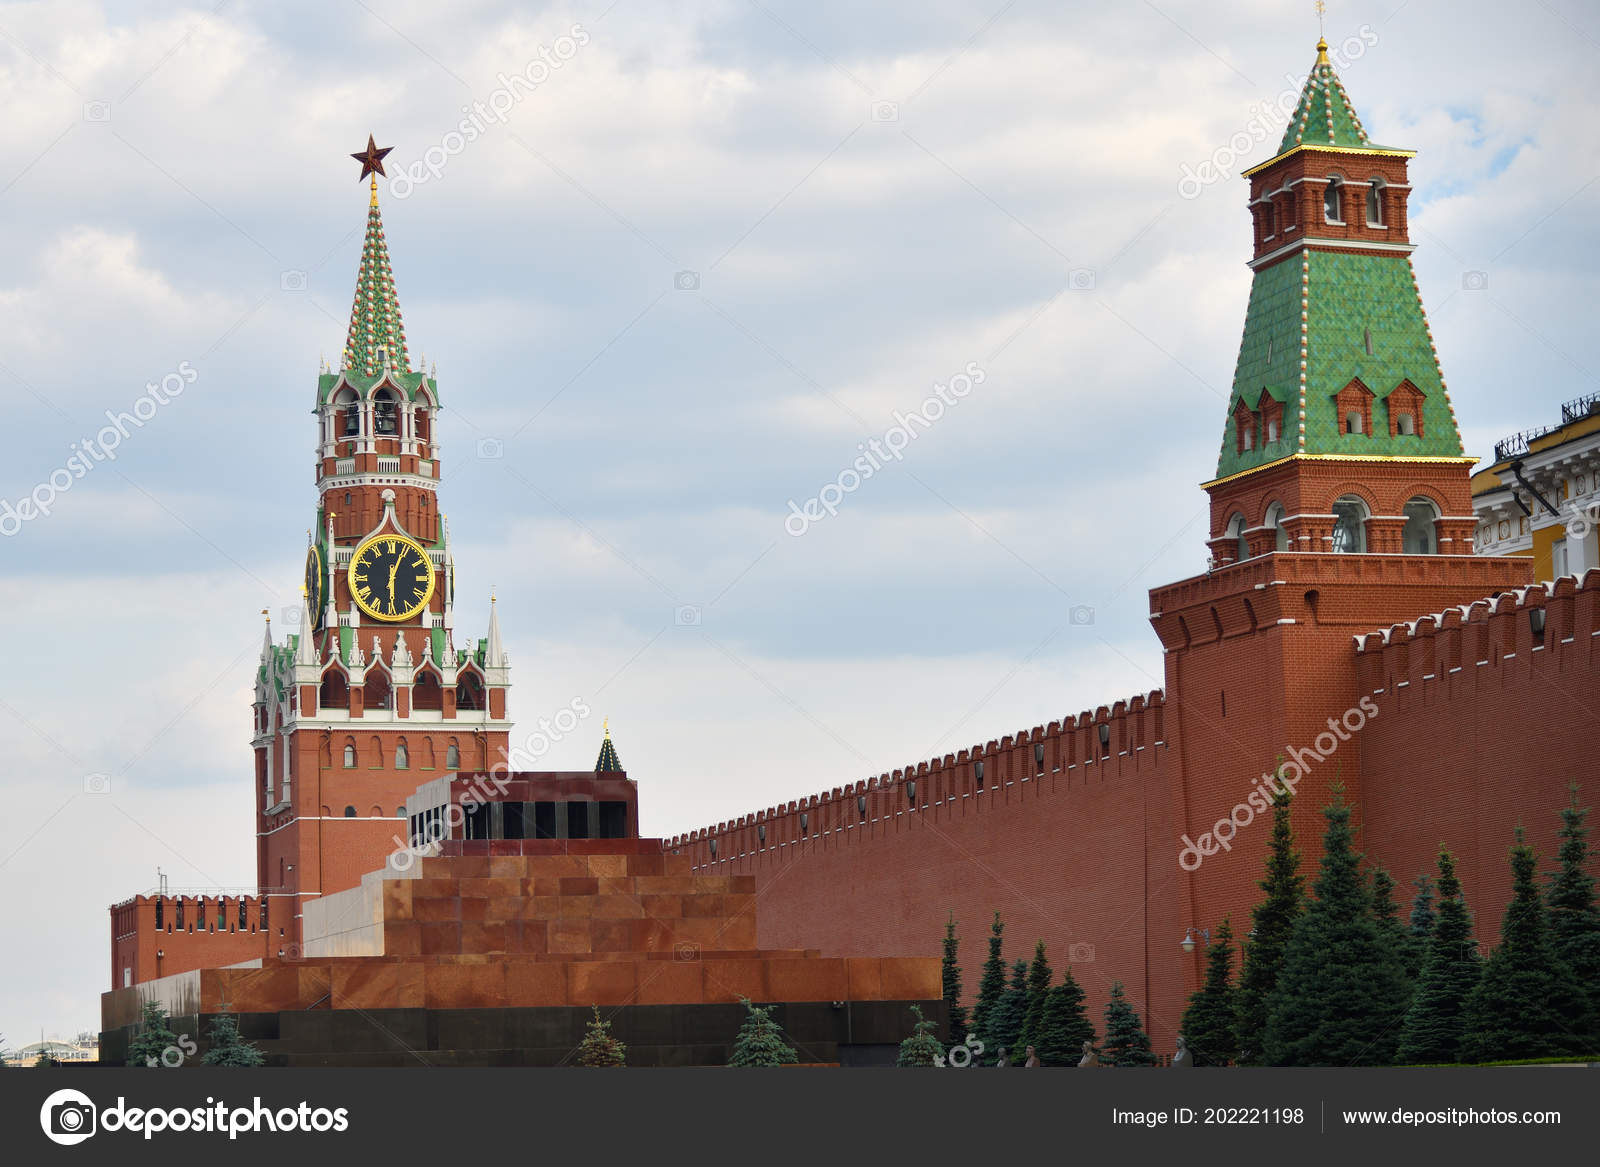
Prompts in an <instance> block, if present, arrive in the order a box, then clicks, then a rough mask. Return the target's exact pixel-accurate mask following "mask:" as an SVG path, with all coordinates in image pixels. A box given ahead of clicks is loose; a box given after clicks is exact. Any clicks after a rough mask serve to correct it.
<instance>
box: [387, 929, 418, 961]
mask: <svg viewBox="0 0 1600 1167" xmlns="http://www.w3.org/2000/svg"><path fill="white" fill-rule="evenodd" d="M421 952H422V925H420V924H416V923H412V922H410V921H407V922H405V923H402V924H389V923H386V924H384V926H383V953H384V955H385V956H417V955H419V954H420V953H421Z"/></svg>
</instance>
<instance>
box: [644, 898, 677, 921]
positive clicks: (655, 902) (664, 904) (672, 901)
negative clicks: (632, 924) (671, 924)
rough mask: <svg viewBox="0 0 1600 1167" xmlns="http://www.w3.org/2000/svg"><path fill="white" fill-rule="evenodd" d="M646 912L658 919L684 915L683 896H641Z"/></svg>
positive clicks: (647, 914)
mask: <svg viewBox="0 0 1600 1167" xmlns="http://www.w3.org/2000/svg"><path fill="white" fill-rule="evenodd" d="M639 901H640V903H642V904H643V905H644V914H645V915H646V916H654V917H657V918H658V919H675V918H677V917H679V916H682V915H683V897H682V896H648V895H647V896H640V897H639Z"/></svg>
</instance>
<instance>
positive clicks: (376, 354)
mask: <svg viewBox="0 0 1600 1167" xmlns="http://www.w3.org/2000/svg"><path fill="white" fill-rule="evenodd" d="M385 364H387V365H388V367H390V368H393V369H395V370H396V371H402V370H409V369H410V368H411V362H410V360H409V359H408V358H407V356H406V330H405V325H404V324H403V323H402V322H401V320H400V299H399V297H398V295H396V293H395V288H394V272H393V271H392V270H391V269H390V267H389V245H388V244H387V243H385V242H384V241H383V216H382V215H381V214H380V213H379V211H378V196H377V194H376V193H374V194H373V196H372V206H371V208H370V209H369V210H368V211H367V237H366V240H365V241H364V242H363V243H362V245H361V270H360V271H359V272H358V273H357V275H356V297H355V302H354V303H353V304H352V305H351V307H350V331H349V334H348V335H347V336H346V337H345V342H344V367H345V368H347V369H349V370H351V371H352V372H358V373H361V374H363V375H365V376H368V377H376V376H378V375H379V374H380V373H382V372H383V370H384V367H385Z"/></svg>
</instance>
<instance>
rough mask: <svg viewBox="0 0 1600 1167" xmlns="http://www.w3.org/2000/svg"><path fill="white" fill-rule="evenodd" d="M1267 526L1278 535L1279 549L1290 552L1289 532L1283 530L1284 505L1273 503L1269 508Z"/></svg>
mask: <svg viewBox="0 0 1600 1167" xmlns="http://www.w3.org/2000/svg"><path fill="white" fill-rule="evenodd" d="M1267 526H1269V527H1271V528H1272V529H1273V531H1274V532H1276V534H1277V544H1276V546H1277V549H1278V550H1279V551H1287V550H1289V532H1288V531H1286V530H1284V529H1283V504H1282V503H1276V502H1275V503H1273V504H1272V505H1271V506H1270V507H1268V508H1267Z"/></svg>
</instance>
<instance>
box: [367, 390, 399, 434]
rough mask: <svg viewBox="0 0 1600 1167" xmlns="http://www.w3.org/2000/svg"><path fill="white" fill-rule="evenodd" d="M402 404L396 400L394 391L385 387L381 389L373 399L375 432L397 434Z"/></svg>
mask: <svg viewBox="0 0 1600 1167" xmlns="http://www.w3.org/2000/svg"><path fill="white" fill-rule="evenodd" d="M399 412H400V403H399V401H398V400H397V399H396V398H395V395H394V390H393V389H390V388H388V387H387V386H385V387H384V388H382V389H379V390H378V392H377V393H376V394H374V396H373V398H372V423H373V428H374V430H375V431H376V432H377V433H379V434H389V435H393V434H397V433H399V432H400V425H399Z"/></svg>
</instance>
